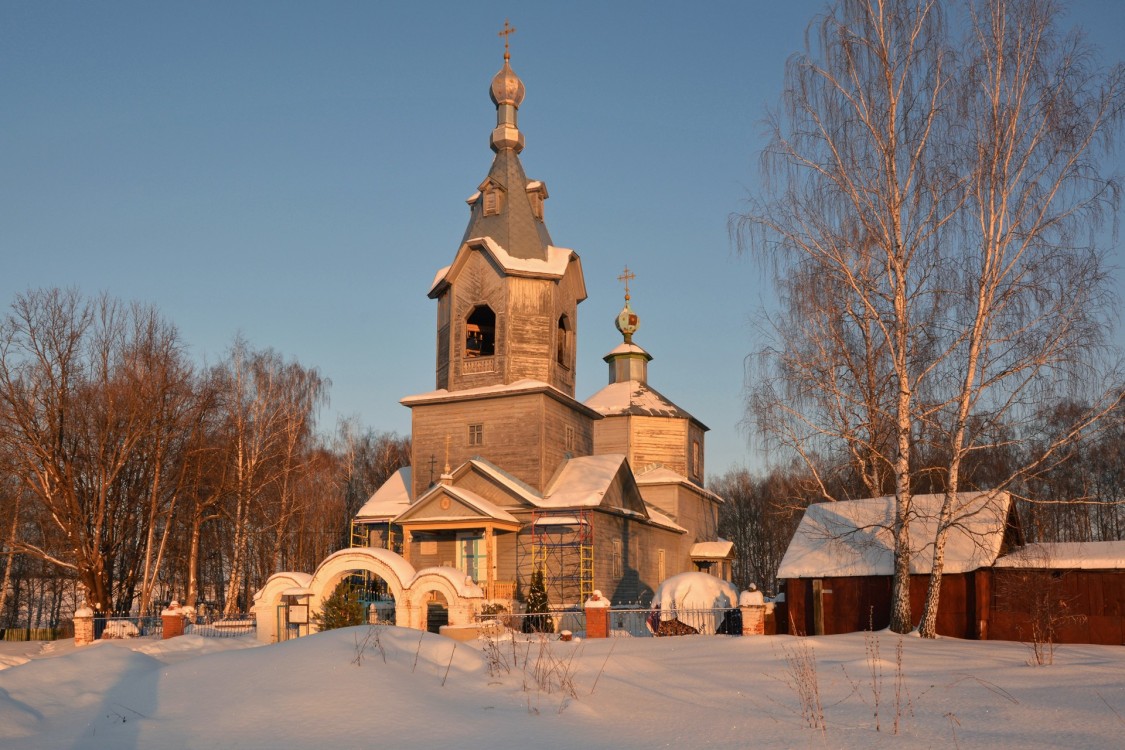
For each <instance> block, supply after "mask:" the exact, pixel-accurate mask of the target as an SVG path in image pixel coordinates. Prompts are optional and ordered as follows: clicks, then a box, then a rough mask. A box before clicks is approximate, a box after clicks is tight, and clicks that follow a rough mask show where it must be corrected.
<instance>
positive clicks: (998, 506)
mask: <svg viewBox="0 0 1125 750" xmlns="http://www.w3.org/2000/svg"><path fill="white" fill-rule="evenodd" d="M944 498H945V496H944V495H915V496H914V498H913V501H912V509H913V519H912V520H911V524H910V538H911V539H912V540H913V545H912V546H913V547H914V553H913V555H911V560H910V572H911V573H915V574H923V573H929V572H930V568H931V567H932V565H933V542H934V536H935V534H936V531H937V521H938V514H939V512H940V511H941V505H942V500H943V499H944ZM1010 503H1011V499H1010V498H1009V496H1008V493H1006V492H1000V493H995V494H992V493H968V492H962V493H959V494H958V495H957V503H956V508H955V509H954V518H955V519H957V522H956V523H955V524H954V525H953V527H952V528H951V529H950V531H949V536H948V540H947V542H946V547H945V572H946V573H967V572H970V571H973V570H976V569H978V568H981V567H985V566H987V565H991V564H992V562H993V561H994V560H995V559H996V556H997V555H998V554H1000V545H1001V543H1002V542H1003V539H1004V530H1005V524H1006V521H1007V515H1008V507H1009V505H1010ZM894 506H895V499H894V497H893V496H891V497H876V498H869V499H866V500H848V501H840V502H828V503H816V504H814V505H810V506H809V507H808V508H806V509H805V515H804V516H803V517H802V518H801V523H800V525H799V526H798V527H797V531H796V532H795V533H794V534H793V539H792V541H790V543H789V548H788V549H787V550H786V551H785V557H784V558H782V560H781V566H780V567H779V568H778V572H777V576H778V578H825V577H832V576H881V575H891V574H892V573H893V572H894V569H893V565H894V554H893V549H894V540H893V538H892V534H891V527H892V525H893V523H894Z"/></svg>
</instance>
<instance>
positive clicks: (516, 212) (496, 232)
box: [461, 148, 551, 260]
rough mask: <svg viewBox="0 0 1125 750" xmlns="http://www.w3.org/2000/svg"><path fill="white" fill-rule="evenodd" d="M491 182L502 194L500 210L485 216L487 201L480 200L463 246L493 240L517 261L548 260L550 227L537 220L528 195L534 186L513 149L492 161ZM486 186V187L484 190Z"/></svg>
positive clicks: (467, 228) (474, 210) (476, 203)
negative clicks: (472, 242)
mask: <svg viewBox="0 0 1125 750" xmlns="http://www.w3.org/2000/svg"><path fill="white" fill-rule="evenodd" d="M489 182H491V183H492V185H493V186H494V187H495V188H498V189H500V190H501V191H502V195H503V197H502V198H501V200H500V203H499V205H500V210H499V211H498V212H496V213H494V214H492V215H490V216H486V215H485V210H484V203H485V202H484V200H483V197H482V196H478V197H477V199H476V200H475V201H473V205H472V209H471V213H470V214H469V225H468V226H467V227H466V228H465V235H464V236H463V237H462V238H461V242H462V243H464V242H467V241H468V240H470V239H472V238H474V237H491V238H492V239H493V240H495V241H496V243H497V244H498V245H500V246H501V247H503V248H505V249H506V250H507V251H508V253H509V254H510V255H511V256H512V257H514V258H524V259H535V260H546V258H547V248H548V247H550V245H551V235H550V234H549V233H548V232H547V225H546V224H545V223H543V221H542V220H540V219H538V218H536V216H535V211H534V209H533V208H532V207H531V198H530V197H529V196H528V194H527V190H528V185H529V183H530V182H531V181H530V180H528V179H527V175H526V174H524V171H523V165H522V164H520V157H519V154H517V153H516V152H515V150H514V149H511V148H503V149H500V150H499V151H498V152H497V153H496V157H495V158H494V159H493V160H492V168H491V169H489V170H488V177H487V178H486V179H485V184H486V185H487V183H489ZM484 186H485V185H482V188H483V187H484Z"/></svg>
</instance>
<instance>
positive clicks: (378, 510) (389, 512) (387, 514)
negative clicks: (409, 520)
mask: <svg viewBox="0 0 1125 750" xmlns="http://www.w3.org/2000/svg"><path fill="white" fill-rule="evenodd" d="M409 507H410V467H409V466H406V467H403V468H401V469H399V470H398V471H396V472H395V473H394V474H392V475H391V477H390V478H389V479H388V480H387V481H385V482H383V486H382V487H380V488H379V489H377V490H375V493H374V494H373V495H372V496H371V497H370V498H368V500H367V502H366V503H364V504H363V507H362V508H360V509H359V512H358V513H356V515H355V518H356V520H357V521H373V520H380V519H383V520H385V519H390V518H394V517H395V516H397V515H398V514H399V513H402V512H403V511H404V510H406V509H407V508H409Z"/></svg>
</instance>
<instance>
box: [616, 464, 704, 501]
mask: <svg viewBox="0 0 1125 750" xmlns="http://www.w3.org/2000/svg"><path fill="white" fill-rule="evenodd" d="M636 477H637V484H638V485H639V486H641V487H647V486H651V485H656V484H679V485H683V486H685V487H687V488H689V489H691V490H694V491H695V492H697V493H699V494H700V495H704V496H705V497H709V498H711V499H712V500H717V501H718V502H720V503H725V502H726V501H725V500H723V498H721V497H720V496H718V495H716V494H715V493H714V492H712V491H711V490H709V489H707V488H706V487H701V486H700V485H698V484H696V483H695V482H693V481H691V480H690V479H688V478H687V477H685V476H684V475H683V474H680V473H679V472H676V471H672V470H671V469H669V468H668V467H667V466H664V465H663V464H653V465H651V466H648V467H645V468H644V469H641V471H639V472H638V473H637V474H636Z"/></svg>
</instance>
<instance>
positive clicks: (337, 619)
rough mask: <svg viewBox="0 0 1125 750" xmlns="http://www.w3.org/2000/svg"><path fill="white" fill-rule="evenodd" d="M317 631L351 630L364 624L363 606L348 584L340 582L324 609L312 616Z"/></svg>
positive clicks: (326, 601)
mask: <svg viewBox="0 0 1125 750" xmlns="http://www.w3.org/2000/svg"><path fill="white" fill-rule="evenodd" d="M312 620H313V622H315V623H316V627H317V630H334V629H336V628H350V627H351V626H353V625H362V624H363V604H361V603H360V601H359V596H358V595H357V594H356V591H355V589H354V588H352V587H351V586H350V585H349V584H348V582H347V581H346V580H345V581H340V585H338V586H337V587H336V589H335V590H334V591H333V592H332V595H331V596H329V597H328V598H327V599H325V600H324V607H323V609H321V611H320V612H317V613H315V614H314V615H313V616H312Z"/></svg>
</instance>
